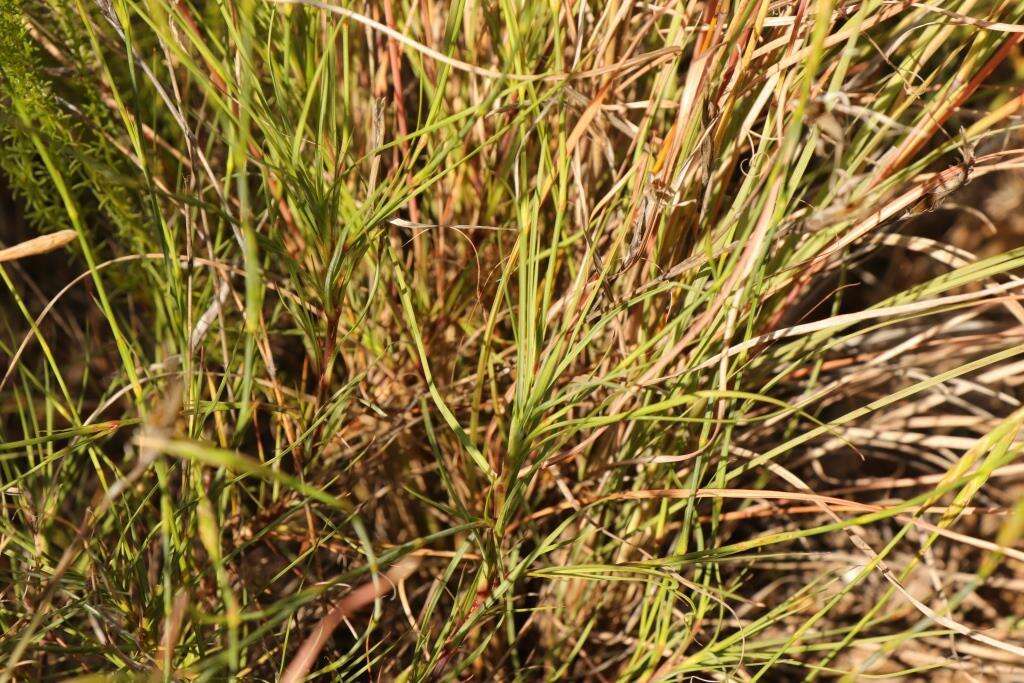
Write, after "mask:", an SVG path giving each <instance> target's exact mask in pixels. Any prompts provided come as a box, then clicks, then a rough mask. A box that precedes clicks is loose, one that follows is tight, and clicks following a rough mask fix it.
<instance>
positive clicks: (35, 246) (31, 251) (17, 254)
mask: <svg viewBox="0 0 1024 683" xmlns="http://www.w3.org/2000/svg"><path fill="white" fill-rule="evenodd" d="M77 234H78V233H76V232H75V231H74V230H60V231H58V232H54V233H51V234H49V235H40V236H39V237H33V238H32V239H30V240H26V241H24V242H21V243H20V244H15V245H14V246H13V247H7V248H6V249H0V263H3V262H4V261H16V260H18V259H21V258H26V257H28V256H36V255H37V254H46V253H48V252H51V251H54V250H55V249H60V248H61V247H63V246H64V245H65V244H68V243H69V242H71V241H72V240H74V239H75V237H76V236H77Z"/></svg>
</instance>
